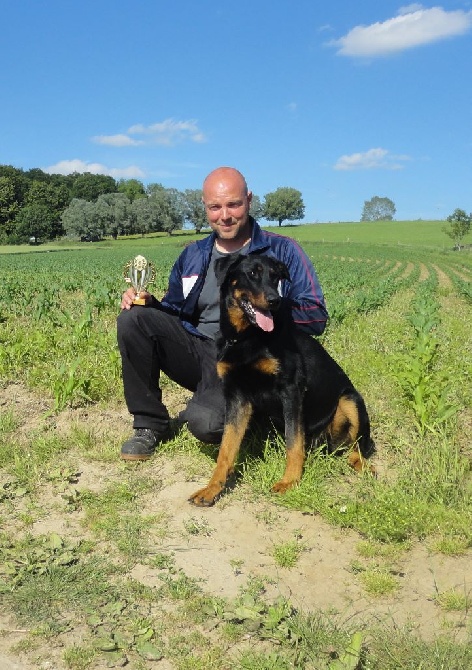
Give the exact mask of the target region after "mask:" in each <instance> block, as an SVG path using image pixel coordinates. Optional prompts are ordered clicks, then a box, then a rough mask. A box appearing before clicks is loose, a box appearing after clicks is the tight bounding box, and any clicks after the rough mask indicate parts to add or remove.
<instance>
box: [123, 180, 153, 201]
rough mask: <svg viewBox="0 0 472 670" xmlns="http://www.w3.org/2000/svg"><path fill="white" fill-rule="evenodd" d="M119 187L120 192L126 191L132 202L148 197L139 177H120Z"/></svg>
mask: <svg viewBox="0 0 472 670" xmlns="http://www.w3.org/2000/svg"><path fill="white" fill-rule="evenodd" d="M117 188H118V193H124V194H125V195H126V196H127V198H128V200H129V201H130V202H134V201H135V200H137V199H138V198H145V197H146V191H145V190H144V186H143V184H142V183H141V182H140V181H139V180H138V179H120V180H119V182H118V187H117Z"/></svg>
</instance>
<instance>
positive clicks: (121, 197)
mask: <svg viewBox="0 0 472 670" xmlns="http://www.w3.org/2000/svg"><path fill="white" fill-rule="evenodd" d="M95 209H96V215H97V218H98V223H99V226H100V228H101V229H102V230H103V232H104V234H105V235H111V237H113V239H114V240H116V238H117V237H118V235H119V234H120V233H123V232H125V231H126V230H129V228H130V226H131V222H132V211H131V203H130V201H129V199H128V197H127V196H126V195H125V194H124V193H106V194H104V195H99V196H98V198H97V202H96V203H95Z"/></svg>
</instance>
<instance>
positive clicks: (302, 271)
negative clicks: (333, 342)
mask: <svg viewBox="0 0 472 670" xmlns="http://www.w3.org/2000/svg"><path fill="white" fill-rule="evenodd" d="M282 260H283V261H284V263H285V264H286V266H287V268H288V271H289V274H290V281H284V282H283V286H282V295H283V297H284V298H286V299H287V300H288V302H289V304H290V306H291V308H292V316H293V321H294V323H295V325H296V326H297V327H298V328H300V329H301V330H304V331H305V332H307V333H309V334H310V335H321V333H322V332H323V331H324V329H325V327H326V322H327V320H328V310H327V309H326V305H325V299H324V295H323V291H322V289H321V286H320V282H319V280H318V276H317V274H316V270H315V268H314V266H313V263H312V262H311V260H310V259H309V257H308V256H307V254H306V253H305V252H304V251H303V249H302V248H301V247H300V246H298V244H296V243H295V242H293V241H292V243H291V244H290V245H288V246H287V247H286V249H285V250H284V258H283V259H282Z"/></svg>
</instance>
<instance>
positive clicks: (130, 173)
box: [42, 158, 145, 179]
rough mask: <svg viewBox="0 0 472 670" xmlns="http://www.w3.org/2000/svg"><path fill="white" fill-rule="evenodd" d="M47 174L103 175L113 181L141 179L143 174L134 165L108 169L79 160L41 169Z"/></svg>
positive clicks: (100, 164)
mask: <svg viewBox="0 0 472 670" xmlns="http://www.w3.org/2000/svg"><path fill="white" fill-rule="evenodd" d="M42 169H43V170H44V172H47V173H48V174H72V173H73V172H79V173H82V172H91V173H92V174H105V175H109V176H111V177H114V178H115V179H142V178H143V177H144V176H145V173H144V172H143V171H142V170H141V168H139V167H137V166H136V165H129V166H128V167H125V168H110V167H107V166H106V165H102V163H87V162H86V161H82V160H80V159H79V158H75V159H73V160H64V161H59V163H56V164H55V165H50V166H49V167H45V168H42Z"/></svg>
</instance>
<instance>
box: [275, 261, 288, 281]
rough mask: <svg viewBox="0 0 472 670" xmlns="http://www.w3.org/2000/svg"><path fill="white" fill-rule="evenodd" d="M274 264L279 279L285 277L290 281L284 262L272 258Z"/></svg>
mask: <svg viewBox="0 0 472 670" xmlns="http://www.w3.org/2000/svg"><path fill="white" fill-rule="evenodd" d="M274 265H275V268H276V270H277V273H278V274H279V276H280V279H286V280H287V281H291V277H290V273H289V271H288V268H287V266H286V265H285V263H283V262H282V261H279V260H277V259H275V260H274Z"/></svg>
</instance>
